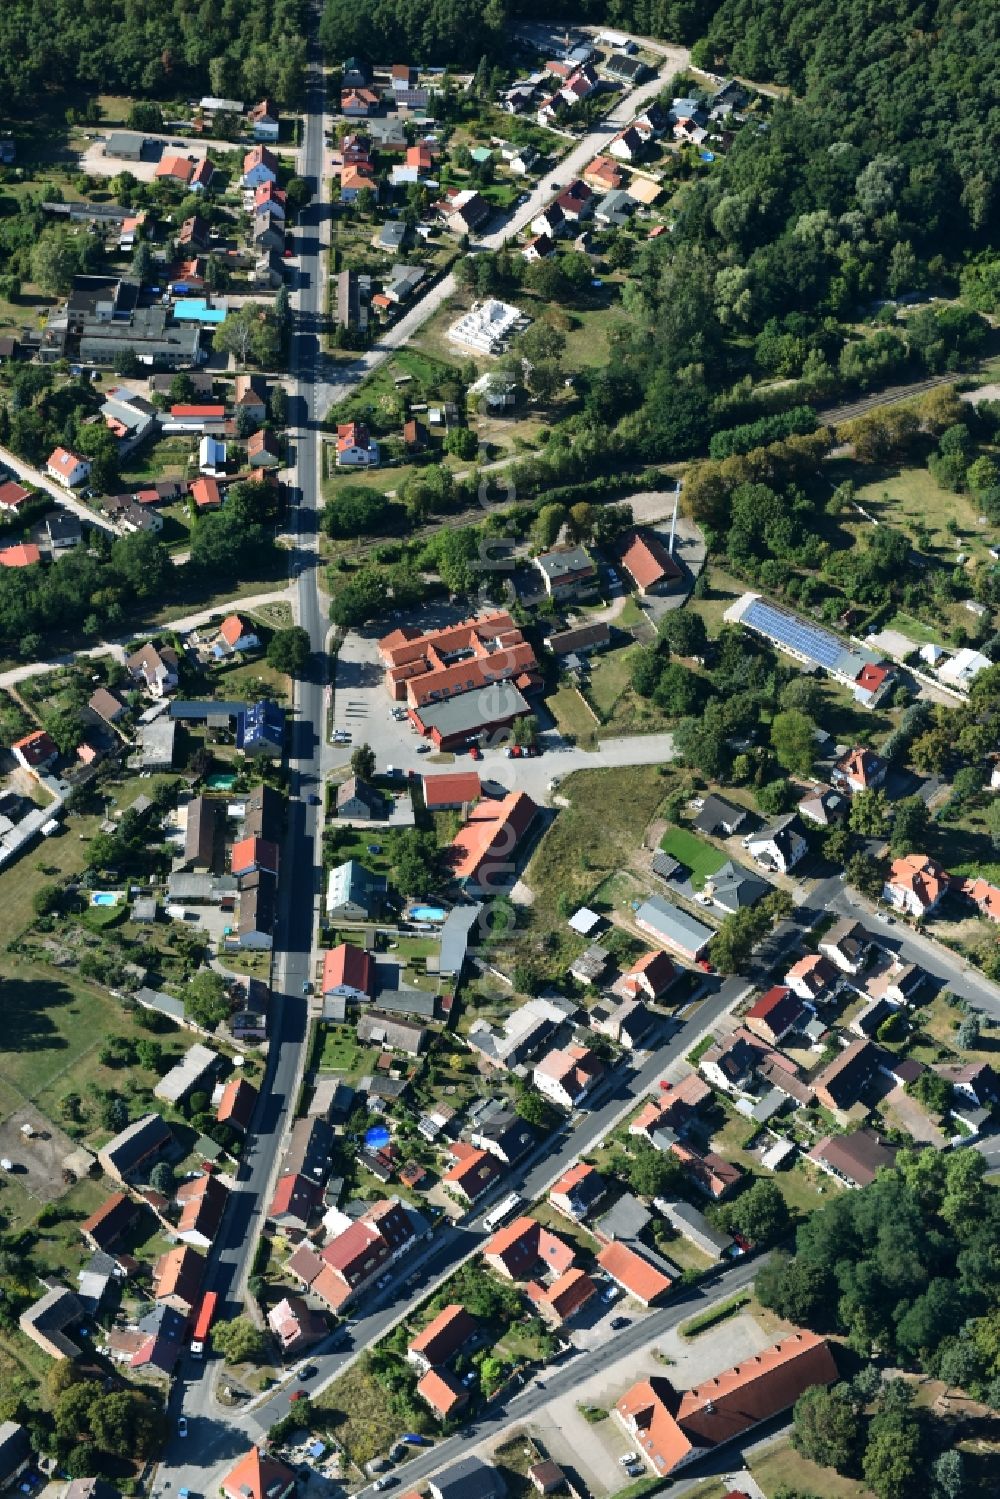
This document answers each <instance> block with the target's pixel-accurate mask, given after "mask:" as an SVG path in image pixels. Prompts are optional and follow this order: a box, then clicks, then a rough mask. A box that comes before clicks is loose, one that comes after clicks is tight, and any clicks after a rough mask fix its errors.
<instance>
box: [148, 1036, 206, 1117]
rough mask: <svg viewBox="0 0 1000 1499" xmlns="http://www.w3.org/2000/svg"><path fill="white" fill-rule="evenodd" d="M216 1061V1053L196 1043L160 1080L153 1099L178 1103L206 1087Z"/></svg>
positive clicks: (154, 1090)
mask: <svg viewBox="0 0 1000 1499" xmlns="http://www.w3.org/2000/svg"><path fill="white" fill-rule="evenodd" d="M218 1060H219V1053H218V1052H217V1051H212V1049H211V1047H209V1046H203V1045H202V1044H201V1042H200V1041H196V1042H195V1043H194V1045H193V1046H189V1047H188V1049H187V1051H186V1052H185V1053H184V1055H183V1056H182V1057H181V1059H180V1061H179V1062H178V1063H177V1065H176V1066H175V1067H171V1069H170V1071H169V1072H167V1073H165V1074H164V1076H163V1077H161V1078H160V1081H159V1082H158V1083H157V1085H156V1087H155V1088H154V1089H153V1096H154V1098H160V1099H162V1100H163V1101H164V1103H172V1104H177V1103H180V1102H181V1101H182V1099H185V1098H186V1097H187V1096H188V1094H189V1093H194V1092H195V1090H196V1089H197V1088H198V1087H205V1086H207V1085H208V1083H209V1080H210V1079H211V1077H212V1074H213V1073H214V1071H215V1066H216V1063H217V1062H218ZM209 1091H211V1089H209Z"/></svg>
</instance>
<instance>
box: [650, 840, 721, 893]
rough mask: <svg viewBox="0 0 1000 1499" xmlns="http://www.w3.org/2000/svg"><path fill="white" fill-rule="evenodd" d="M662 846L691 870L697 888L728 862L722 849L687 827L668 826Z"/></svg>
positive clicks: (666, 852)
mask: <svg viewBox="0 0 1000 1499" xmlns="http://www.w3.org/2000/svg"><path fill="white" fill-rule="evenodd" d="M660 847H661V848H662V849H663V852H664V853H665V854H669V855H670V856H671V858H673V859H677V860H679V861H680V863H681V864H683V865H684V866H685V868H686V869H689V870H690V871H691V884H692V885H693V887H694V889H695V890H700V889H701V887H702V885H704V883H705V881H706V880H707V879H710V878H711V876H712V875H713V874H715V872H716V870H717V869H721V868H722V866H723V864H725V862H726V856H725V854H724V853H723V852H722V851H721V850H720V849H717V848H715V847H714V845H713V844H711V843H706V842H705V841H704V840H703V839H702V838H699V837H697V836H696V834H694V833H689V832H688V830H687V828H668V829H667V831H666V832H665V833H664V835H663V837H662V839H661V840H660Z"/></svg>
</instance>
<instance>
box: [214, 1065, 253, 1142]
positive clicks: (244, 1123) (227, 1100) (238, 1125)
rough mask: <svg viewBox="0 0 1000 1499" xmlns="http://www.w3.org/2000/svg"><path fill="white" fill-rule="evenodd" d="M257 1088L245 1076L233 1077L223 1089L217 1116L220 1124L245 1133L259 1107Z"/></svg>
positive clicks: (242, 1133)
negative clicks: (255, 1110)
mask: <svg viewBox="0 0 1000 1499" xmlns="http://www.w3.org/2000/svg"><path fill="white" fill-rule="evenodd" d="M257 1097H258V1094H257V1089H256V1088H255V1087H254V1086H253V1084H252V1083H248V1082H247V1080H246V1078H245V1077H234V1078H232V1079H231V1080H230V1081H229V1082H228V1083H227V1084H226V1086H225V1087H224V1088H223V1090H222V1097H221V1098H220V1099H219V1107H218V1109H217V1110H216V1114H215V1117H216V1119H217V1120H218V1122H219V1123H220V1124H228V1125H229V1128H230V1129H235V1130H238V1131H239V1133H240V1134H241V1135H245V1134H246V1132H247V1130H248V1129H249V1128H250V1121H251V1120H252V1119H253V1111H254V1109H255V1108H256V1107H257Z"/></svg>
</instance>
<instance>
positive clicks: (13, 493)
mask: <svg viewBox="0 0 1000 1499" xmlns="http://www.w3.org/2000/svg"><path fill="white" fill-rule="evenodd" d="M30 499H31V490H30V489H25V487H24V485H23V484H15V482H14V480H13V479H8V480H6V482H5V483H3V484H0V510H15V511H16V510H17V509H18V507H19V506H21V505H23V504H24V502H25V500H30Z"/></svg>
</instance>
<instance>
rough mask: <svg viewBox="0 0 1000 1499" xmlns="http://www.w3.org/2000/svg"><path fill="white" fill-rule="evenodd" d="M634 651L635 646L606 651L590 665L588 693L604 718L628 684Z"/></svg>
mask: <svg viewBox="0 0 1000 1499" xmlns="http://www.w3.org/2000/svg"><path fill="white" fill-rule="evenodd" d="M619 618H620V617H619ZM635 651H636V647H635V646H625V647H624V649H622V650H617V651H608V652H606V653H605V654H604V655H603V656H599V657H597V659H596V660H595V661H594V663H593V666H592V667H591V672H590V695H591V697H592V698H593V700H594V704H595V706H596V708H597V711H598V712H599V713H601V714H603V716H604V717H605V718H607V717H608V716H609V714H610V713H611V711H612V709H613V708H614V706H615V703H616V702H617V701H618V699H619V698H620V697H621V695H622V693H623V692H624V691H625V688H626V687H627V686H628V682H629V674H630V672H631V670H632V661H633V658H634V656H635Z"/></svg>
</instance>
